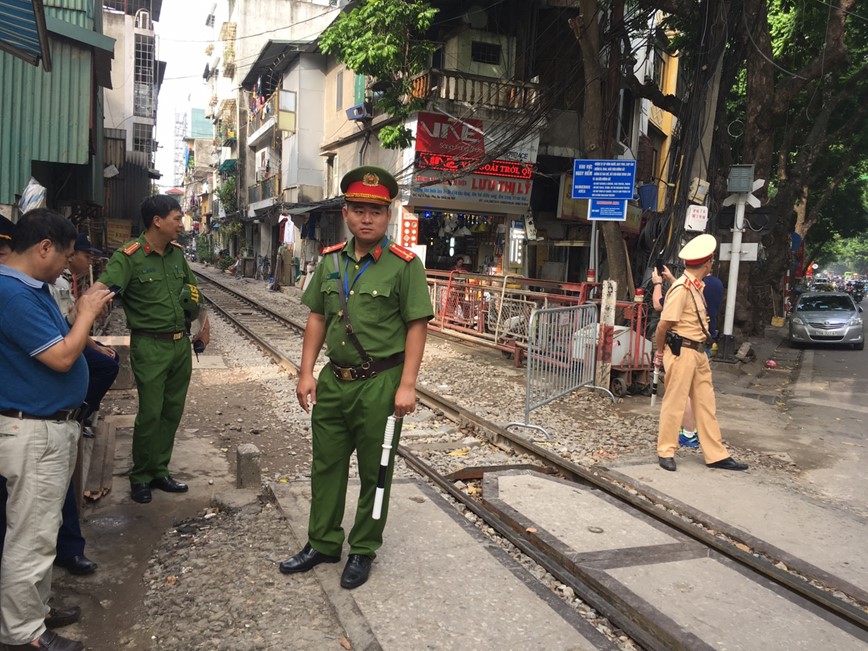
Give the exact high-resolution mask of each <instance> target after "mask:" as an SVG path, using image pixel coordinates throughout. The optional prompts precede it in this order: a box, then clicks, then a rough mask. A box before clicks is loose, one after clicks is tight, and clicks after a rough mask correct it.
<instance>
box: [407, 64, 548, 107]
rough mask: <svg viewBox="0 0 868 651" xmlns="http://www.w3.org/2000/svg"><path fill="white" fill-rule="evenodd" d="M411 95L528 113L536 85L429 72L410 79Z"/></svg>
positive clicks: (535, 97) (535, 96) (536, 99)
mask: <svg viewBox="0 0 868 651" xmlns="http://www.w3.org/2000/svg"><path fill="white" fill-rule="evenodd" d="M413 96H414V97H419V98H426V99H435V98H439V99H445V100H453V101H457V102H468V103H470V104H475V105H477V106H486V107H489V108H500V109H523V110H530V109H533V108H536V106H537V104H538V103H539V84H534V83H530V82H523V81H503V80H501V79H494V78H492V77H480V76H479V75H471V74H466V73H463V72H457V71H454V70H429V71H428V72H426V73H425V74H423V75H420V76H419V77H416V78H415V79H414V80H413Z"/></svg>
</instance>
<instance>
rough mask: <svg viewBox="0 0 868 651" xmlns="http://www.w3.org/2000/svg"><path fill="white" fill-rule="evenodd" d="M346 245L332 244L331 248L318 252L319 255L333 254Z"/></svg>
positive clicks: (344, 243) (343, 243)
mask: <svg viewBox="0 0 868 651" xmlns="http://www.w3.org/2000/svg"><path fill="white" fill-rule="evenodd" d="M346 245H347V243H346V242H341V243H340V244H332V245H331V246H327V247H326V248H324V249H323V250H322V251H320V254H321V255H325V254H326V253H334V252H335V251H340V250H341V249H342V248H344V247H345V246H346Z"/></svg>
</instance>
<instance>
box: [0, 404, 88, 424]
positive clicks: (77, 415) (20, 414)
mask: <svg viewBox="0 0 868 651" xmlns="http://www.w3.org/2000/svg"><path fill="white" fill-rule="evenodd" d="M83 415H84V407H76V408H75V409H61V410H60V411H56V412H54V413H53V414H50V415H48V416H36V415H34V414H28V413H27V412H26V411H19V410H17V409H0V416H6V417H8V418H19V419H24V420H60V421H68V420H81V417H82V416H83Z"/></svg>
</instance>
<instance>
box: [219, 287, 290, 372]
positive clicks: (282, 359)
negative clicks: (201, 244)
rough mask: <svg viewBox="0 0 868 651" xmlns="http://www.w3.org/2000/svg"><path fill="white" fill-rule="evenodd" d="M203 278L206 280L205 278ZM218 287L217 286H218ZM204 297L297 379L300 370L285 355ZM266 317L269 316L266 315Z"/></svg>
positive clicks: (222, 308) (224, 309) (247, 300)
mask: <svg viewBox="0 0 868 651" xmlns="http://www.w3.org/2000/svg"><path fill="white" fill-rule="evenodd" d="M205 278H206V280H207V276H206V277H205ZM218 286H219V284H218ZM203 294H204V292H203ZM204 296H205V300H206V301H207V302H208V304H209V305H210V306H211V307H212V309H214V310H215V311H217V312H219V313H220V314H221V315H222V316H223V317H224V318H225V319H227V320H228V321H229V322H230V323H232V325H233V326H235V328H237V329H238V330H239V331H240V332H241V333H242V334H244V335H245V336H247V337H248V338H249V339H252V340H253V341H254V342H255V343H256V344H257V345H258V346H259V347H260V348H262V349H263V350H265V352H267V353H268V354H269V355H271V357H273V358H274V360H275V362H277V364H278V365H279V366H280V367H281V368H284V369H286V371H288V372H289V374H290V375H292V376H293V377H298V374H299V371H300V370H301V368H300V367H299V365H298V364H296V363H295V362H294V361H293V360H291V359H290V358H289V357H287V356H286V355H284V354H283V353H281V352H280V351H279V350H277V349H276V348H275V347H274V346H272V345H271V343H269V342H268V341H266V340H265V339H263V338H262V337H261V336H260V335H259V334H257V333H256V332H254V331H253V330H252V329H251V328H249V327H248V326H247V325H246V324H245V323H243V322H242V321H241V320H239V319H238V318H237V317H236V316H235V315H233V314H232V313H231V312H230V311H229V310H228V309H226V308H224V307H222V306H221V305H219V304H218V303H216V302H215V301H214V299H213V298H211V297H209V296H208V295H207V294H204ZM244 300H245V301H246V302H248V303H251V304H253V305H255V306H256V307H257V308H261V306H259V305H258V304H256V303H254V302H252V301H250V299H246V298H245V299H244ZM263 312H266V313H268V312H269V311H268V310H265V309H263ZM268 316H271V314H268ZM281 320H282V321H286V319H281Z"/></svg>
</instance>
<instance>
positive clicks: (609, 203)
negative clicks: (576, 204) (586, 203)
mask: <svg viewBox="0 0 868 651" xmlns="http://www.w3.org/2000/svg"><path fill="white" fill-rule="evenodd" d="M588 219H597V220H600V221H618V222H623V221H627V200H626V199H591V208H590V210H589V211H588Z"/></svg>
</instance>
